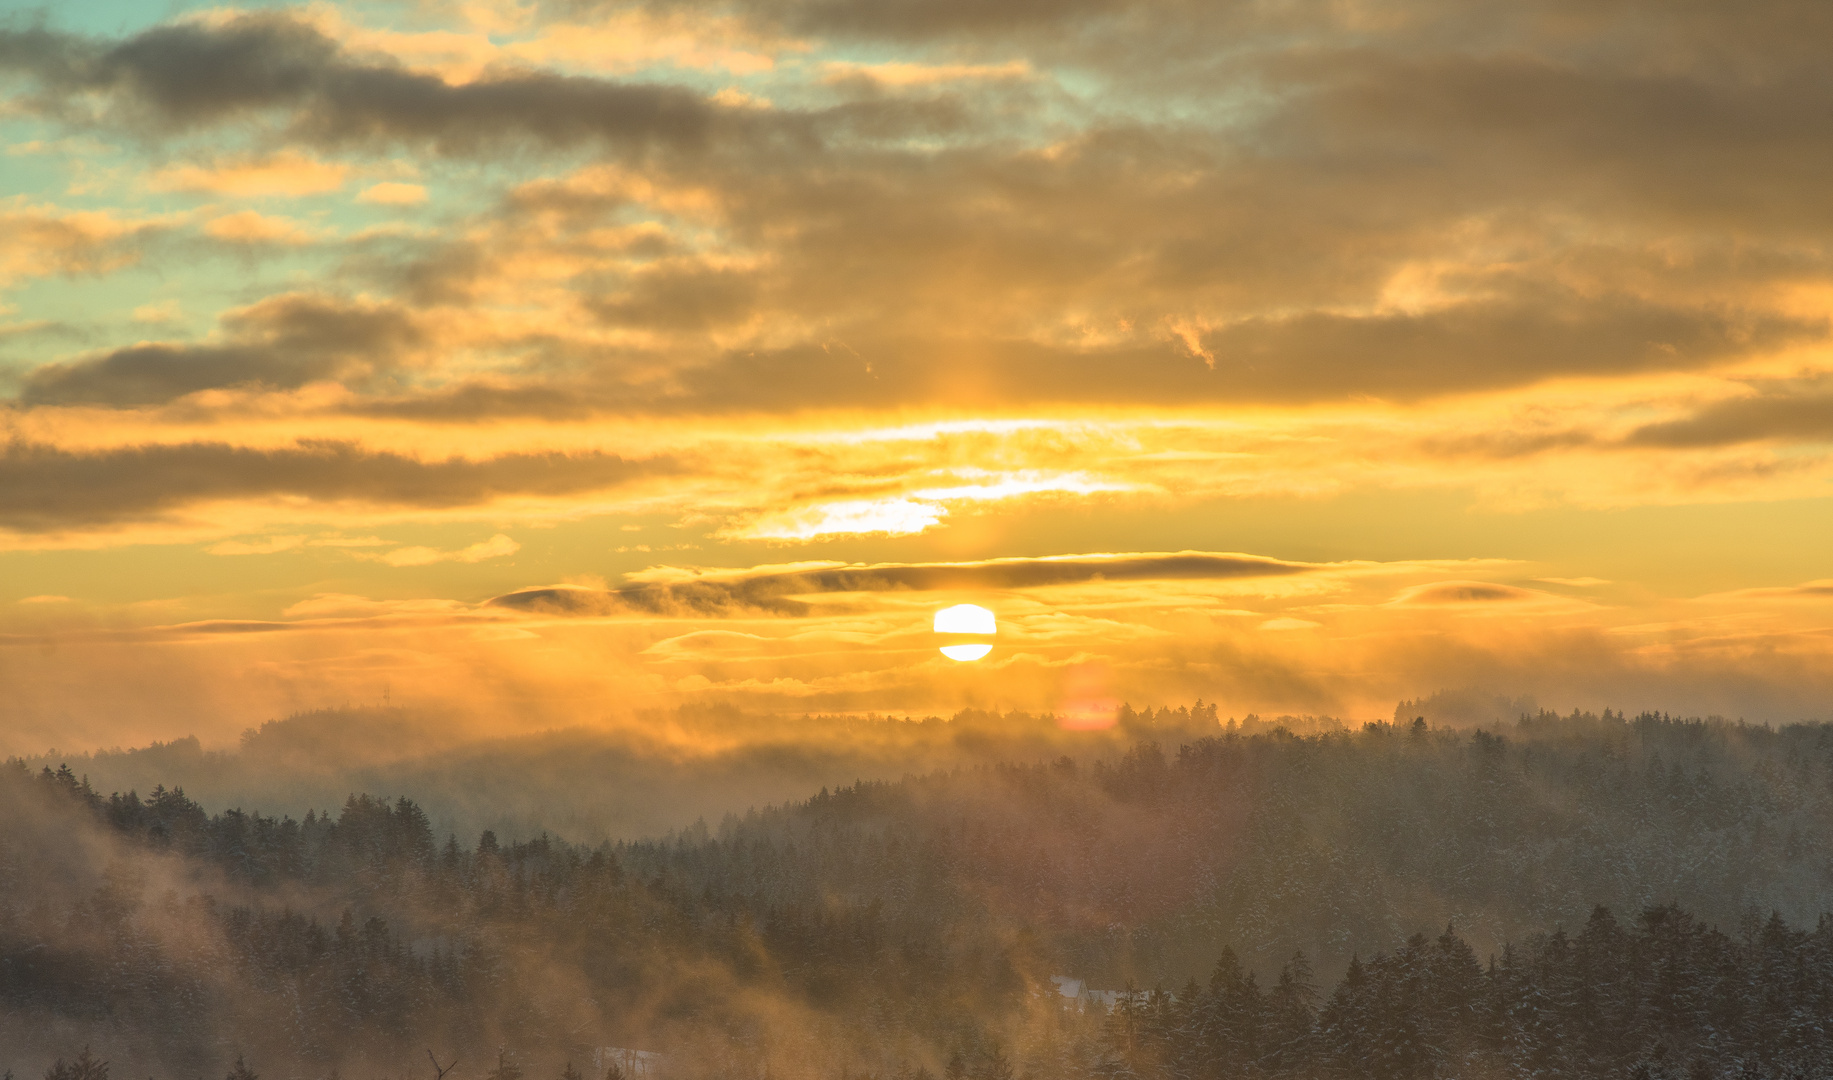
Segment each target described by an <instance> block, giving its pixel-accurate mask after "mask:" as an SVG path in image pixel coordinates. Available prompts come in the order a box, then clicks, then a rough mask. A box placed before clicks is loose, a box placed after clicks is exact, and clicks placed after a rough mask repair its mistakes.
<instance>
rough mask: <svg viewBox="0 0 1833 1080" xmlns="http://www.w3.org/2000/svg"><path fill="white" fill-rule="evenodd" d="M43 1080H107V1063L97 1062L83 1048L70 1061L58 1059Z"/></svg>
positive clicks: (85, 1048) (95, 1058)
mask: <svg viewBox="0 0 1833 1080" xmlns="http://www.w3.org/2000/svg"><path fill="white" fill-rule="evenodd" d="M9 1075H10V1073H9ZM45 1080H108V1062H106V1061H102V1060H99V1059H98V1058H97V1057H96V1056H95V1055H94V1054H92V1053H90V1052H89V1048H88V1047H87V1046H85V1047H83V1050H82V1052H81V1053H79V1054H77V1055H76V1057H75V1058H74V1059H72V1060H71V1061H68V1062H66V1061H65V1060H64V1059H63V1058H58V1059H57V1063H56V1064H54V1065H52V1066H51V1068H50V1069H48V1070H46V1071H45Z"/></svg>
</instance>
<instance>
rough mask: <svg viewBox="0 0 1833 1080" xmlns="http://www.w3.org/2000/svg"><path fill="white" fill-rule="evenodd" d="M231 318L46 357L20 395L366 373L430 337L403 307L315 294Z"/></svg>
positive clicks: (69, 401)
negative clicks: (215, 339) (207, 340)
mask: <svg viewBox="0 0 1833 1080" xmlns="http://www.w3.org/2000/svg"><path fill="white" fill-rule="evenodd" d="M222 322H223V329H224V331H225V336H226V337H227V339H228V340H227V341H225V342H223V343H221V344H170V343H166V344H161V343H150V344H139V345H130V346H127V347H125V348H120V349H113V350H110V351H108V352H105V353H101V354H99V355H95V356H88V357H83V358H81V359H78V360H72V361H67V362H63V363H55V364H46V365H44V366H42V367H39V368H37V369H36V370H34V371H32V372H31V374H29V375H28V376H27V377H26V379H25V384H24V387H23V388H22V390H21V393H20V395H19V401H20V404H23V405H26V406H38V405H108V406H118V407H131V406H141V405H159V404H163V403H165V402H168V401H171V400H173V399H175V398H179V397H183V396H184V395H186V394H190V393H195V392H196V391H199V390H210V389H220V388H226V387H251V388H269V389H292V388H294V387H298V386H303V385H304V384H306V383H309V382H314V381H317V380H321V379H344V380H347V381H360V380H362V379H364V378H366V377H368V376H372V375H375V374H377V373H379V372H385V371H388V370H390V369H392V368H395V367H397V366H398V365H399V364H400V363H401V361H402V360H403V359H404V358H405V354H406V353H408V352H409V351H410V350H412V349H414V348H416V347H417V346H418V345H419V344H420V343H421V340H422V337H421V334H420V331H419V329H418V328H417V327H416V326H415V324H414V321H413V319H412V317H411V316H410V315H409V314H408V313H407V312H405V311H403V310H401V309H399V308H394V307H369V306H360V305H355V304H350V303H346V302H343V301H340V300H337V299H334V298H330V297H323V296H312V295H291V296H280V297H275V298H273V299H270V300H266V301H263V302H262V303H260V304H257V305H255V306H254V307H251V308H245V309H243V310H241V311H238V312H234V313H231V314H230V315H228V316H226V317H225V318H224V319H223V320H222Z"/></svg>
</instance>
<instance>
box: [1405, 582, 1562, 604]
mask: <svg viewBox="0 0 1833 1080" xmlns="http://www.w3.org/2000/svg"><path fill="white" fill-rule="evenodd" d="M1548 602H1552V603H1571V602H1572V601H1568V600H1567V599H1566V598H1564V597H1559V596H1554V595H1553V594H1552V593H1546V592H1541V591H1539V590H1538V589H1523V588H1520V587H1518V586H1515V585H1500V584H1497V583H1496V582H1493V581H1435V582H1432V583H1430V584H1426V585H1415V586H1413V587H1412V588H1409V589H1405V590H1402V591H1401V592H1400V594H1399V595H1397V596H1395V597H1394V599H1392V600H1391V601H1389V604H1390V605H1392V606H1397V607H1465V606H1486V605H1491V604H1545V603H1548Z"/></svg>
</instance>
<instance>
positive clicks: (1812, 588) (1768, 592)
mask: <svg viewBox="0 0 1833 1080" xmlns="http://www.w3.org/2000/svg"><path fill="white" fill-rule="evenodd" d="M1700 599H1701V600H1703V601H1715V602H1722V601H1748V600H1814V601H1821V602H1824V601H1827V600H1833V578H1826V579H1822V580H1820V581H1806V582H1803V583H1801V584H1800V585H1782V586H1765V587H1762V588H1756V589H1733V590H1731V591H1729V592H1721V593H1712V594H1711V595H1708V596H1702V597H1700Z"/></svg>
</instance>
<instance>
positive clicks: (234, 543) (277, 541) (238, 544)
mask: <svg viewBox="0 0 1833 1080" xmlns="http://www.w3.org/2000/svg"><path fill="white" fill-rule="evenodd" d="M305 542H306V538H305V537H303V536H267V537H262V538H261V539H259V540H224V541H222V542H220V543H216V544H212V545H210V546H209V547H207V548H205V549H204V550H205V551H208V552H209V553H210V554H212V555H272V554H275V553H276V552H281V551H292V550H294V549H296V548H299V547H302V546H304V544H305Z"/></svg>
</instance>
